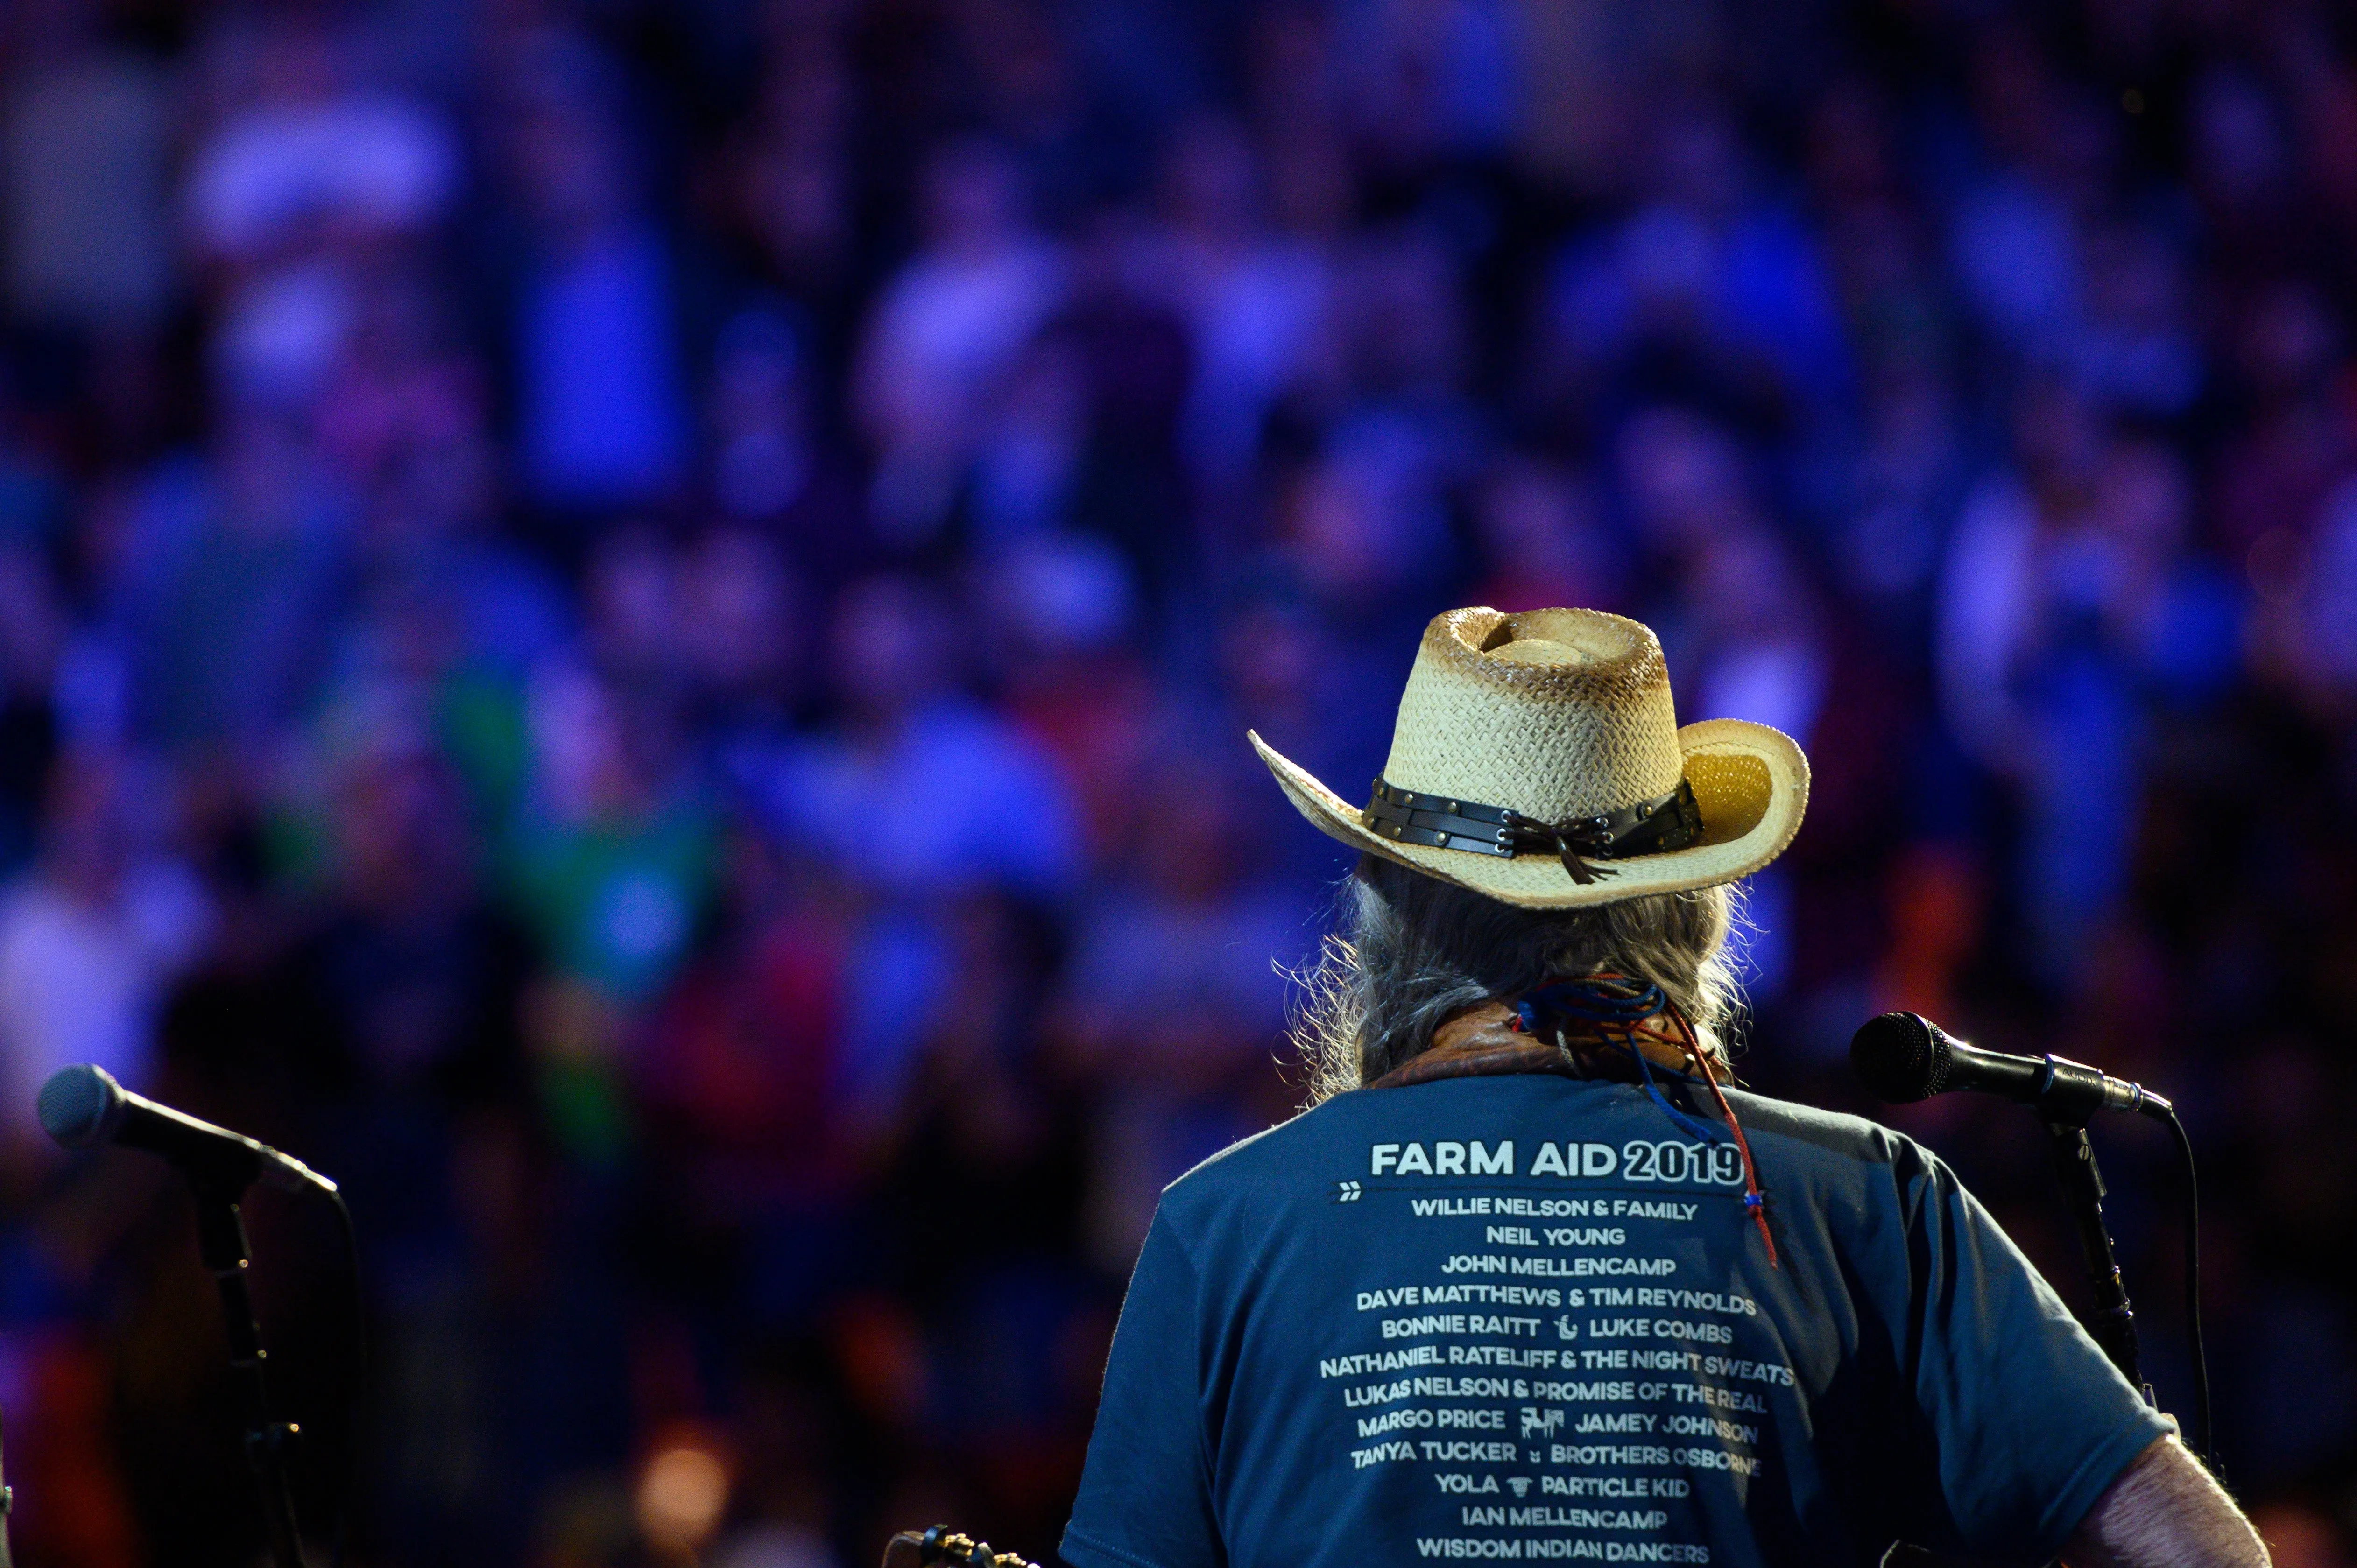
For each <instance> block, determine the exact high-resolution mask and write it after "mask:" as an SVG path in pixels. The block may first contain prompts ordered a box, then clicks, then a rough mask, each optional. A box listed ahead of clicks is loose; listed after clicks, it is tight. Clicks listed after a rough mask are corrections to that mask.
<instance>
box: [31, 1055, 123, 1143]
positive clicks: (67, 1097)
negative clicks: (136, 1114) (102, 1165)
mask: <svg viewBox="0 0 2357 1568" xmlns="http://www.w3.org/2000/svg"><path fill="white" fill-rule="evenodd" d="M123 1105H124V1100H123V1086H122V1085H121V1084H119V1083H117V1082H115V1081H114V1075H113V1073H110V1072H108V1071H107V1070H106V1069H104V1068H102V1067H94V1066H92V1065H91V1064H90V1063H88V1062H82V1063H80V1064H78V1065H76V1066H73V1067H64V1068H59V1069H58V1070H57V1071H55V1072H53V1073H51V1074H50V1075H49V1081H48V1082H47V1083H45V1084H43V1085H41V1099H40V1112H41V1129H42V1131H44V1132H46V1133H48V1135H49V1136H50V1137H52V1138H55V1139H56V1140H57V1141H58V1142H59V1144H62V1145H64V1146H65V1147H66V1148H69V1149H87V1148H90V1147H91V1146H92V1145H94V1144H103V1143H105V1142H106V1141H107V1139H108V1138H109V1137H110V1136H112V1135H113V1132H114V1128H115V1124H116V1123H117V1122H121V1121H122V1119H123Z"/></svg>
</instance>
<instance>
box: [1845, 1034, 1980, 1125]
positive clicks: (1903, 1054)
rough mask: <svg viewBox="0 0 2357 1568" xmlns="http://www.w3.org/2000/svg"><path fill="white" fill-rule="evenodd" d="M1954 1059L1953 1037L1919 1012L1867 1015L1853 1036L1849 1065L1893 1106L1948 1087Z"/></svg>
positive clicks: (1928, 1096) (1850, 1039) (1865, 1082)
mask: <svg viewBox="0 0 2357 1568" xmlns="http://www.w3.org/2000/svg"><path fill="white" fill-rule="evenodd" d="M1954 1065H1955V1058H1954V1056H1953V1053H1952V1052H1951V1051H1950V1050H1949V1048H1948V1036H1946V1035H1945V1034H1943V1033H1942V1032H1941V1030H1940V1028H1939V1026H1937V1025H1935V1024H1933V1023H1932V1021H1931V1020H1929V1019H1927V1018H1924V1017H1922V1016H1921V1015H1917V1014H1914V1013H1885V1014H1883V1015H1881V1016H1880V1017H1878V1018H1868V1019H1867V1021H1866V1022H1865V1023H1863V1024H1861V1025H1859V1026H1858V1030H1857V1034H1855V1035H1852V1036H1850V1037H1849V1069H1850V1071H1852V1072H1854V1073H1856V1074H1857V1076H1858V1080H1859V1081H1860V1082H1862V1083H1864V1084H1865V1085H1866V1087H1867V1088H1868V1089H1870V1090H1873V1091H1874V1095H1875V1098H1876V1099H1878V1100H1882V1101H1888V1102H1889V1103H1890V1104H1893V1105H1904V1104H1906V1103H1908V1102H1909V1101H1916V1100H1929V1099H1930V1098H1931V1097H1932V1096H1933V1095H1935V1094H1937V1093H1939V1092H1940V1091H1941V1090H1943V1089H1945V1088H1947V1087H1948V1073H1949V1070H1950V1069H1952V1068H1953V1066H1954Z"/></svg>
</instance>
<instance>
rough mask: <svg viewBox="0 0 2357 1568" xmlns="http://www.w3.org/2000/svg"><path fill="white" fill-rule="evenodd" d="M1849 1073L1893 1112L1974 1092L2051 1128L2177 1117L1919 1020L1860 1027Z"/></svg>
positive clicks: (2131, 1088)
mask: <svg viewBox="0 0 2357 1568" xmlns="http://www.w3.org/2000/svg"><path fill="white" fill-rule="evenodd" d="M1849 1065H1850V1070H1851V1071H1852V1072H1855V1073H1856V1074H1857V1076H1858V1079H1860V1081H1862V1082H1863V1083H1865V1085H1866V1087H1867V1088H1868V1089H1870V1090H1873V1091H1874V1093H1875V1096H1876V1098H1878V1099H1880V1100H1883V1101H1889V1103H1891V1104H1893V1105H1903V1104H1907V1103H1909V1102H1910V1101H1917V1100H1929V1099H1930V1098H1931V1097H1932V1095H1935V1094H1945V1093H1947V1092H1948V1091H1949V1090H1952V1089H1976V1090H1982V1091H1983V1092H1985V1093H1988V1094H2002V1095H2004V1096H2005V1097H2006V1098H2007V1100H2013V1101H2019V1102H2020V1103H2022V1104H2024V1105H2027V1106H2029V1107H2030V1108H2031V1109H2033V1110H2035V1111H2036V1112H2039V1114H2040V1115H2041V1116H2043V1117H2045V1118H2046V1120H2048V1121H2049V1122H2075V1123H2078V1124H2080V1125H2084V1124H2085V1122H2086V1121H2087V1118H2088V1117H2089V1116H2091V1115H2093V1113H2094V1112H2098V1111H2141V1112H2144V1113H2145V1114H2146V1115H2147V1116H2167V1115H2169V1114H2171V1113H2172V1112H2174V1110H2175V1107H2174V1106H2172V1105H2171V1104H2170V1103H2169V1100H2168V1099H2167V1097H2165V1096H2163V1095H2158V1094H2155V1093H2154V1092H2152V1090H2148V1089H2147V1088H2145V1087H2144V1086H2143V1085H2142V1084H2138V1083H2130V1082H2128V1081H2127V1080H2126V1079H2121V1078H2114V1077H2113V1076H2112V1075H2111V1074H2109V1073H2107V1072H2104V1071H2101V1070H2100V1069H2095V1068H2091V1067H2089V1066H2087V1065H2086V1064H2085V1063H2084V1062H2074V1061H2072V1060H2071V1059H2070V1058H2068V1057H2058V1056H2043V1057H2017V1056H2008V1055H2007V1054H2006V1053H2005V1052H2003V1051H1985V1050H1982V1049H1981V1048H1980V1047H1978V1046H1972V1045H1967V1044H1965V1043H1964V1041H1962V1040H1959V1039H1957V1038H1955V1037H1954V1036H1951V1035H1950V1034H1949V1033H1948V1032H1947V1031H1946V1030H1944V1029H1943V1028H1941V1027H1940V1026H1939V1025H1937V1024H1934V1023H1932V1021H1931V1020H1930V1019H1929V1018H1925V1017H1921V1016H1920V1015H1916V1014H1913V1013H1885V1014H1883V1015H1881V1016H1880V1017H1878V1018H1869V1019H1867V1021H1866V1022H1865V1023H1864V1024H1861V1025H1860V1026H1858V1030H1857V1034H1855V1035H1852V1036H1850V1041H1849Z"/></svg>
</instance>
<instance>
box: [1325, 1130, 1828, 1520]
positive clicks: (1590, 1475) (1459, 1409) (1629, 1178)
mask: <svg viewBox="0 0 2357 1568" xmlns="http://www.w3.org/2000/svg"><path fill="white" fill-rule="evenodd" d="M1518 1156H1519V1157H1518ZM1522 1157H1526V1158H1527V1163H1526V1164H1524V1163H1523V1159H1522ZM1518 1165H1520V1166H1521V1168H1520V1169H1519V1170H1518V1169H1517V1166H1518ZM1362 1168H1363V1170H1364V1171H1365V1173H1366V1175H1365V1176H1364V1178H1358V1177H1353V1178H1351V1179H1348V1180H1344V1181H1342V1182H1340V1184H1339V1186H1340V1188H1341V1189H1342V1190H1341V1193H1340V1199H1339V1200H1340V1201H1341V1202H1344V1203H1362V1204H1364V1205H1366V1208H1363V1209H1361V1210H1358V1211H1356V1212H1357V1213H1361V1214H1365V1215H1366V1216H1367V1218H1368V1219H1375V1218H1376V1217H1377V1213H1379V1212H1381V1211H1382V1210H1388V1209H1391V1208H1394V1206H1395V1207H1396V1209H1397V1211H1398V1215H1399V1217H1400V1218H1401V1219H1404V1221H1405V1223H1406V1224H1407V1225H1409V1226H1411V1227H1413V1228H1414V1229H1415V1230H1421V1231H1425V1232H1426V1238H1420V1239H1428V1240H1430V1241H1431V1242H1432V1243H1433V1244H1432V1245H1429V1246H1420V1247H1411V1248H1406V1249H1401V1250H1400V1254H1405V1255H1407V1256H1418V1255H1421V1256H1423V1257H1425V1258H1426V1259H1427V1260H1429V1261H1428V1262H1426V1263H1425V1264H1423V1265H1422V1266H1421V1267H1420V1268H1417V1269H1415V1270H1414V1273H1415V1276H1416V1277H1407V1276H1406V1275H1405V1274H1404V1275H1403V1277H1401V1278H1400V1279H1398V1280H1396V1281H1393V1282H1386V1283H1382V1284H1380V1285H1378V1286H1376V1287H1374V1288H1372V1289H1360V1290H1355V1291H1352V1292H1351V1294H1350V1297H1349V1299H1347V1300H1345V1301H1343V1302H1341V1303H1340V1304H1338V1305H1340V1306H1341V1307H1343V1308H1344V1309H1346V1311H1347V1317H1346V1319H1345V1322H1346V1323H1347V1325H1348V1326H1347V1328H1345V1329H1344V1330H1343V1331H1342V1332H1341V1333H1340V1334H1339V1335H1338V1336H1337V1343H1338V1344H1339V1345H1343V1346H1348V1347H1349V1348H1338V1350H1337V1352H1336V1353H1335V1354H1334V1355H1331V1356H1327V1357H1321V1358H1320V1359H1319V1361H1318V1378H1319V1380H1320V1389H1321V1391H1323V1392H1324V1397H1325V1398H1328V1399H1331V1400H1334V1401H1337V1402H1338V1403H1339V1409H1340V1412H1341V1415H1342V1417H1343V1419H1344V1420H1346V1421H1347V1422H1348V1423H1350V1427H1349V1430H1350V1432H1351V1441H1350V1445H1349V1448H1348V1453H1349V1463H1350V1465H1351V1467H1352V1468H1353V1469H1355V1470H1370V1469H1376V1468H1379V1467H1392V1466H1400V1467H1405V1469H1407V1470H1408V1471H1409V1472H1410V1473H1412V1474H1414V1475H1415V1476H1417V1477H1420V1479H1421V1480H1422V1483H1423V1484H1424V1485H1425V1486H1428V1487H1432V1488H1433V1489H1434V1492H1435V1494H1437V1497H1438V1498H1442V1499H1445V1500H1446V1502H1447V1504H1448V1513H1449V1516H1450V1518H1451V1520H1452V1525H1451V1528H1449V1529H1448V1530H1446V1531H1445V1532H1442V1533H1436V1534H1430V1535H1419V1536H1418V1537H1417V1538H1416V1541H1415V1548H1416V1552H1417V1554H1418V1555H1419V1556H1422V1557H1428V1558H1489V1559H1508V1560H1522V1559H1531V1558H1536V1559H1554V1558H1564V1559H1571V1560H1580V1561H1593V1562H1601V1563H1708V1562H1710V1561H1711V1556H1710V1548H1709V1546H1708V1544H1707V1543H1706V1542H1705V1541H1702V1540H1700V1539H1697V1537H1698V1536H1699V1534H1700V1524H1701V1520H1702V1517H1703V1515H1702V1511H1701V1510H1700V1509H1698V1508H1696V1507H1695V1499H1696V1498H1698V1497H1700V1496H1701V1495H1702V1494H1701V1492H1700V1488H1703V1487H1726V1488H1729V1489H1730V1492H1729V1496H1730V1498H1731V1499H1732V1505H1733V1506H1735V1507H1739V1505H1740V1501H1741V1498H1742V1497H1743V1495H1744V1494H1745V1491H1746V1490H1747V1489H1748V1487H1749V1482H1750V1480H1751V1478H1752V1477H1757V1476H1759V1475H1760V1473H1761V1471H1762V1467H1763V1466H1764V1465H1766V1464H1767V1463H1768V1462H1769V1460H1770V1457H1771V1455H1768V1454H1767V1453H1766V1452H1765V1449H1766V1448H1767V1447H1768V1446H1769V1444H1765V1443H1763V1437H1764V1436H1765V1434H1768V1433H1769V1432H1770V1416H1771V1405H1770V1402H1771V1401H1772V1400H1775V1399H1777V1398H1778V1397H1780V1396H1781V1397H1785V1398H1790V1397H1792V1396H1791V1395H1790V1394H1789V1393H1788V1392H1785V1391H1790V1390H1791V1389H1792V1386H1793V1378H1792V1369H1791V1367H1790V1366H1788V1365H1787V1364H1786V1363H1785V1362H1784V1361H1783V1360H1781V1359H1763V1358H1762V1356H1761V1355H1758V1354H1751V1353H1748V1348H1749V1349H1757V1348H1758V1347H1759V1346H1760V1344H1762V1343H1763V1342H1764V1343H1771V1344H1772V1343H1773V1342H1774V1340H1775V1338H1776V1336H1775V1335H1774V1334H1773V1333H1772V1332H1749V1333H1747V1332H1746V1326H1747V1325H1750V1324H1754V1323H1756V1320H1757V1319H1758V1318H1759V1316H1760V1307H1759V1304H1758V1303H1757V1302H1755V1301H1753V1300H1752V1299H1751V1298H1750V1297H1749V1296H1747V1295H1744V1294H1740V1293H1739V1292H1737V1291H1733V1290H1727V1289H1722V1288H1716V1286H1715V1284H1714V1283H1713V1282H1710V1281H1704V1280H1698V1279H1695V1278H1693V1277H1691V1276H1692V1275H1693V1274H1694V1273H1695V1261H1696V1260H1698V1259H1699V1258H1700V1257H1701V1256H1703V1250H1702V1248H1701V1247H1700V1246H1699V1245H1698V1244H1697V1243H1698V1241H1699V1232H1698V1230H1697V1229H1696V1225H1697V1220H1698V1219H1699V1218H1700V1217H1701V1216H1702V1215H1703V1214H1704V1212H1705V1208H1706V1205H1708V1206H1721V1205H1726V1204H1730V1203H1732V1204H1736V1205H1738V1211H1739V1205H1740V1202H1741V1197H1740V1193H1741V1186H1742V1180H1743V1172H1742V1165H1741V1162H1740V1157H1739V1156H1738V1155H1737V1154H1736V1151H1735V1150H1734V1149H1733V1148H1731V1147H1730V1146H1728V1145H1727V1144H1703V1143H1699V1142H1693V1141H1684V1140H1668V1141H1661V1142H1654V1141H1650V1140H1639V1141H1632V1142H1630V1143H1626V1144H1620V1145H1612V1144H1593V1143H1589V1144H1555V1143H1543V1144H1538V1145H1537V1147H1535V1148H1527V1147H1526V1148H1524V1149H1522V1150H1518V1149H1517V1148H1516V1147H1515V1145H1514V1144H1513V1143H1512V1142H1499V1143H1495V1144H1485V1143H1481V1142H1476V1141H1471V1140H1468V1141H1464V1142H1450V1141H1441V1142H1437V1143H1432V1144H1423V1143H1405V1144H1373V1145H1372V1146H1371V1147H1370V1149H1369V1151H1368V1158H1367V1164H1366V1165H1365V1166H1364V1167H1362ZM1452 1176H1455V1177H1463V1178H1466V1180H1465V1182H1464V1183H1463V1184H1461V1185H1460V1184H1458V1183H1453V1182H1448V1181H1447V1180H1445V1179H1436V1180H1433V1181H1426V1180H1422V1179H1418V1178H1422V1177H1433V1178H1448V1177H1452ZM1403 1178H1408V1179H1403ZM1533 1178H1538V1179H1537V1180H1534V1179H1533ZM1548 1178H1553V1179H1548ZM1477 1179H1478V1181H1479V1182H1480V1185H1481V1186H1482V1187H1487V1188H1490V1189H1491V1190H1486V1191H1480V1192H1473V1191H1468V1190H1466V1188H1467V1187H1470V1186H1471V1185H1473V1183H1474V1182H1475V1181H1476V1180H1477ZM1509 1182H1513V1183H1515V1184H1516V1185H1517V1186H1518V1187H1521V1188H1522V1190H1517V1191H1499V1190H1496V1189H1497V1188H1499V1187H1503V1186H1505V1185H1506V1184H1507V1183H1509ZM1449 1187H1456V1189H1457V1190H1455V1191H1454V1192H1451V1191H1449V1190H1448V1188H1449ZM1549 1188H1554V1190H1552V1191H1550V1190H1548V1189H1549ZM1378 1206H1381V1208H1380V1209H1379V1208H1378ZM1682 1243H1683V1244H1682ZM1400 1254H1395V1255H1400ZM1682 1274H1684V1276H1686V1277H1681V1276H1682ZM1763 1328H1764V1326H1763ZM1423 1511H1424V1510H1419V1512H1420V1513H1421V1512H1423ZM1427 1517H1428V1516H1427Z"/></svg>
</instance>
